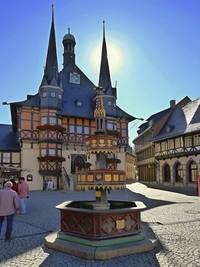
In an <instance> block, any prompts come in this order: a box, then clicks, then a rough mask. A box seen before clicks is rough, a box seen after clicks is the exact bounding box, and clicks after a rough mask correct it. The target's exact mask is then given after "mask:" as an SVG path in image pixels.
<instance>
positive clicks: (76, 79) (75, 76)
mask: <svg viewBox="0 0 200 267" xmlns="http://www.w3.org/2000/svg"><path fill="white" fill-rule="evenodd" d="M69 82H70V83H75V84H80V75H79V74H78V73H76V72H70V76H69Z"/></svg>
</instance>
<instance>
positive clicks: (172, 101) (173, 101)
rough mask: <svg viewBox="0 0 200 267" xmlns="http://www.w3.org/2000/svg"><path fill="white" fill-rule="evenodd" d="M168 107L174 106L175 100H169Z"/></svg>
mask: <svg viewBox="0 0 200 267" xmlns="http://www.w3.org/2000/svg"><path fill="white" fill-rule="evenodd" d="M169 103H170V108H174V107H175V106H176V100H170V102H169Z"/></svg>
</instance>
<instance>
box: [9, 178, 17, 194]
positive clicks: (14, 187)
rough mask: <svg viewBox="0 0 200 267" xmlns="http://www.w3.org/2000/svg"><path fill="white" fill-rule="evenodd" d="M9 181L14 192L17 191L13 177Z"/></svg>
mask: <svg viewBox="0 0 200 267" xmlns="http://www.w3.org/2000/svg"><path fill="white" fill-rule="evenodd" d="M10 181H11V182H12V184H13V186H12V190H14V191H15V192H17V191H18V184H17V183H16V181H15V179H13V178H12V179H10Z"/></svg>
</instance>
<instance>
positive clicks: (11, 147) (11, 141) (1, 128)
mask: <svg viewBox="0 0 200 267" xmlns="http://www.w3.org/2000/svg"><path fill="white" fill-rule="evenodd" d="M0 150H1V151H20V145H19V142H18V137H17V134H16V133H14V132H13V131H12V125H9V124H0Z"/></svg>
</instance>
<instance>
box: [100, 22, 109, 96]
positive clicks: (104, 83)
mask: <svg viewBox="0 0 200 267" xmlns="http://www.w3.org/2000/svg"><path fill="white" fill-rule="evenodd" d="M99 87H102V88H103V89H104V90H105V91H107V90H110V91H111V92H112V89H111V88H112V85H111V78H110V69H109V63H108V55H107V46H106V38H105V24H104V22H103V43H102V51H101V65H100V74H99Z"/></svg>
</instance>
